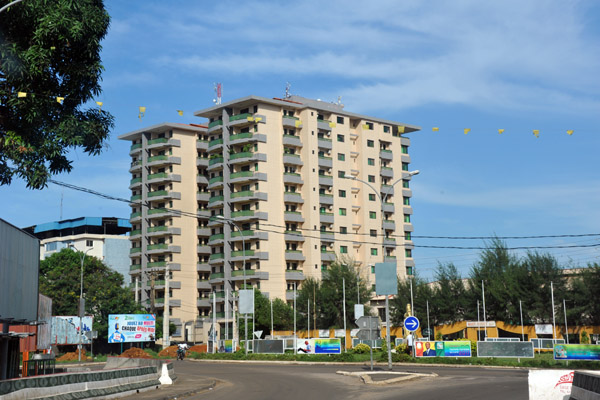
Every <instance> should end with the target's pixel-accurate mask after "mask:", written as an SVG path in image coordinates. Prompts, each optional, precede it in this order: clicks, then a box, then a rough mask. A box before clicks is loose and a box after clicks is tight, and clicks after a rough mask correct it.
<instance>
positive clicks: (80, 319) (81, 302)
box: [69, 244, 94, 362]
mask: <svg viewBox="0 0 600 400" xmlns="http://www.w3.org/2000/svg"><path fill="white" fill-rule="evenodd" d="M69 247H70V248H72V249H75V246H73V245H72V244H70V245H69ZM93 249H94V248H93V247H90V248H89V249H87V250H86V251H82V252H81V253H82V254H81V255H80V256H79V258H80V260H81V279H80V282H79V352H78V353H79V362H81V350H82V348H83V343H82V340H83V314H85V311H84V307H83V262H84V261H85V255H86V254H87V253H88V251H90V250H93Z"/></svg>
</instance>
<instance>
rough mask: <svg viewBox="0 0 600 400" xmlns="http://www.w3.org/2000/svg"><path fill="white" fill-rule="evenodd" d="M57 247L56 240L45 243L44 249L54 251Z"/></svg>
mask: <svg viewBox="0 0 600 400" xmlns="http://www.w3.org/2000/svg"><path fill="white" fill-rule="evenodd" d="M57 248H58V246H57V242H51V243H46V251H54V250H56V249H57Z"/></svg>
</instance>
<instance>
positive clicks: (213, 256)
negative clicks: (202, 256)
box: [209, 253, 225, 264]
mask: <svg viewBox="0 0 600 400" xmlns="http://www.w3.org/2000/svg"><path fill="white" fill-rule="evenodd" d="M224 258H225V255H224V254H223V253H213V254H211V255H210V258H209V263H211V264H212V263H213V261H214V262H223V259H224Z"/></svg>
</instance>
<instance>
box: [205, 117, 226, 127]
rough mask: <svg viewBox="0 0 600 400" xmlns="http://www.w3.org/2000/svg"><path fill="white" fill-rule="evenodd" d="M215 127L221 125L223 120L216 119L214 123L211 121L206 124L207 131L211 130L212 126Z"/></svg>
mask: <svg viewBox="0 0 600 400" xmlns="http://www.w3.org/2000/svg"><path fill="white" fill-rule="evenodd" d="M217 125H223V120H222V119H218V120H216V121H213V122H211V123H209V124H208V129H210V128H212V127H213V126H217Z"/></svg>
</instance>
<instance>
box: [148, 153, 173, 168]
mask: <svg viewBox="0 0 600 400" xmlns="http://www.w3.org/2000/svg"><path fill="white" fill-rule="evenodd" d="M169 164H176V165H181V157H173V156H167V155H159V156H152V157H148V164H147V167H155V166H159V165H169Z"/></svg>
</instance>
